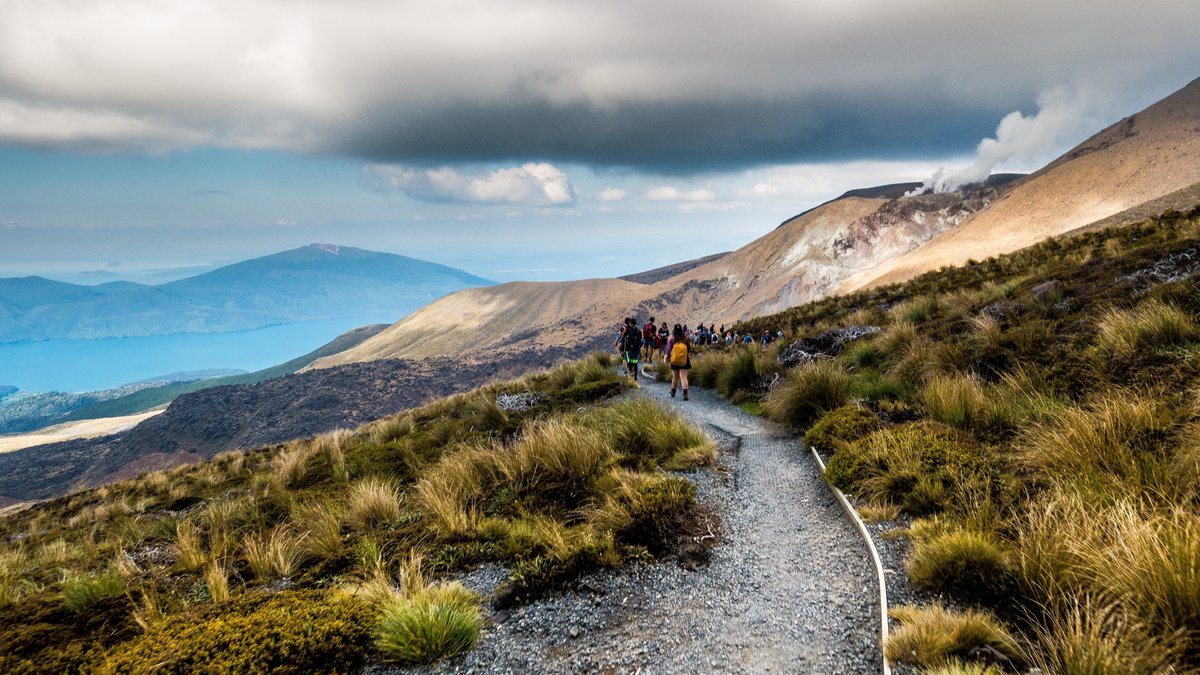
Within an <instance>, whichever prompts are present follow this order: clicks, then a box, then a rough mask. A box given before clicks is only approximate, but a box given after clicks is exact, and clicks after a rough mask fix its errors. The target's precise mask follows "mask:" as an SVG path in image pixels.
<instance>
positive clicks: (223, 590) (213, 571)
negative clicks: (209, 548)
mask: <svg viewBox="0 0 1200 675" xmlns="http://www.w3.org/2000/svg"><path fill="white" fill-rule="evenodd" d="M204 583H206V584H207V585H208V595H209V597H210V598H212V601H213V602H225V601H227V600H229V598H230V597H231V594H230V591H229V572H228V571H227V570H226V569H225V567H224V566H223V565H221V563H219V562H217V561H215V560H214V561H213V562H211V563H209V564H208V567H207V568H206V569H205V570H204Z"/></svg>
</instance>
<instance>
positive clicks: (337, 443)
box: [313, 429, 354, 483]
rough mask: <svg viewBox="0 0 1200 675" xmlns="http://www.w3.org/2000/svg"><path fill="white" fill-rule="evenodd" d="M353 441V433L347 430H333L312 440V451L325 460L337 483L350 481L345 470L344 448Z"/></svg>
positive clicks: (348, 474)
mask: <svg viewBox="0 0 1200 675" xmlns="http://www.w3.org/2000/svg"><path fill="white" fill-rule="evenodd" d="M353 439H354V432H352V431H350V430H349V429H335V430H333V431H330V432H329V433H326V434H321V435H320V436H317V437H316V438H314V439H313V447H314V451H315V452H316V453H318V454H320V455H321V456H322V457H324V458H325V462H326V463H327V464H328V465H329V471H330V473H331V474H332V475H333V479H334V480H336V481H338V482H339V483H345V482H347V481H349V480H350V473H349V471H348V470H347V469H346V446H348V445H349V444H350V442H351V441H352V440H353Z"/></svg>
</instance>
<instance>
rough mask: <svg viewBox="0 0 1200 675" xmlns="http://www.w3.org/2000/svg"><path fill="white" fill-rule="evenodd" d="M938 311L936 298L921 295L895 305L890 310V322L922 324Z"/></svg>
mask: <svg viewBox="0 0 1200 675" xmlns="http://www.w3.org/2000/svg"><path fill="white" fill-rule="evenodd" d="M937 311H938V298H937V297H936V296H932V295H922V296H919V297H915V298H912V299H909V300H905V301H904V302H902V303H900V304H899V305H896V306H895V307H893V308H892V310H891V312H890V313H891V317H892V320H893V321H895V322H897V323H910V324H917V323H924V322H925V321H928V320H929V319H930V318H931V317H933V315H934V314H936V313H937Z"/></svg>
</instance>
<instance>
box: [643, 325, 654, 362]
mask: <svg viewBox="0 0 1200 675" xmlns="http://www.w3.org/2000/svg"><path fill="white" fill-rule="evenodd" d="M657 330H658V326H656V325H655V324H654V317H650V320H649V321H647V322H646V324H645V325H643V326H642V352H643V354H642V355H643V356H644V357H645V358H646V360H647V361H650V362H651V363H653V362H654V334H655V332H656V331H657Z"/></svg>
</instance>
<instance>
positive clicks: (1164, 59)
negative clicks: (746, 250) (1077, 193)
mask: <svg viewBox="0 0 1200 675" xmlns="http://www.w3.org/2000/svg"><path fill="white" fill-rule="evenodd" d="M1197 25H1200V3H1197V2H1196V1H1195V0H1177V1H1171V0H1143V1H1142V2H1137V3H1134V2H1128V1H1124V0H1122V1H1117V0H1055V1H1054V2H1046V1H1045V0H1036V1H1032V0H1006V1H1004V2H996V1H995V0H987V1H985V2H976V1H974V0H963V1H958V2H949V1H946V0H938V1H934V0H907V1H905V2H896V1H895V0H846V1H844V2H838V3H831V2H824V1H820V0H758V1H754V2H743V3H733V2H727V1H722V2H703V1H697V0H690V1H688V2H682V1H675V0H666V1H664V0H637V1H625V0H609V1H606V2H577V1H575V0H491V1H483V0H443V1H440V2H428V1H425V2H420V3H418V2H408V1H405V0H388V1H384V0H345V1H336V0H206V1H205V2H192V1H185V0H0V276H15V275H23V274H34V273H37V274H45V275H50V276H56V277H58V278H64V279H70V280H80V279H91V280H95V281H100V280H106V279H109V278H115V276H121V277H125V278H135V279H146V280H154V279H158V278H162V277H163V276H164V275H166V276H169V275H172V274H174V275H178V274H181V273H182V272H181V271H180V268H183V269H203V268H204V267H205V266H210V265H213V264H218V263H227V262H233V261H236V260H239V259H244V258H247V257H252V256H257V255H263V254H267V253H271V252H275V251H279V250H283V249H286V248H292V247H295V246H299V245H303V244H306V243H309V242H314V241H321V242H331V243H340V244H347V245H354V246H361V247H365V248H371V249H375V250H384V251H390V252H395V253H403V254H407V255H414V256H418V257H423V258H427V259H430V260H435V261H437V262H443V263H447V264H451V265H456V266H460V267H463V268H465V269H468V270H469V271H471V272H474V273H477V274H481V275H483V276H487V277H491V278H493V279H498V280H510V279H517V278H526V279H562V278H578V277H583V276H609V275H617V274H625V273H629V272H634V271H638V270H641V269H645V268H649V267H654V266H657V265H660V264H665V263H668V262H674V261H678V260H682V259H687V258H690V257H695V256H698V255H703V254H707V253H712V252H716V251H720V250H727V249H730V248H734V247H737V246H740V245H742V244H744V243H746V242H748V241H750V240H751V239H753V238H755V237H757V236H760V235H762V234H764V233H766V232H768V231H769V230H770V229H771V228H773V227H774V226H776V225H777V224H778V223H779V222H780V221H782V220H784V219H786V218H788V217H790V216H792V215H794V214H796V213H798V212H800V211H803V210H804V209H807V208H809V207H811V206H813V205H815V204H818V203H820V202H822V201H825V200H827V199H829V198H832V197H834V196H836V195H838V194H840V193H841V192H843V191H845V190H847V189H851V188H855V187H863V186H867V185H874V184H880V183H889V182H899V181H910V180H916V181H919V180H927V179H929V180H930V181H931V184H934V183H937V184H940V185H947V184H949V185H951V186H952V185H953V184H954V183H955V182H958V181H962V180H968V179H970V178H972V177H974V176H977V175H980V174H983V175H986V173H987V171H989V170H992V169H998V170H1018V171H1020V170H1031V169H1035V168H1037V167H1038V166H1040V165H1041V164H1042V163H1044V162H1046V161H1047V160H1049V159H1051V158H1053V157H1054V156H1055V155H1056V154H1058V153H1059V152H1062V151H1063V150H1065V149H1067V148H1069V147H1070V146H1072V145H1074V144H1075V143H1077V142H1079V141H1080V140H1082V139H1083V138H1085V137H1086V136H1087V135H1090V134H1091V133H1093V132H1095V131H1097V130H1099V129H1100V128H1101V127H1103V126H1104V125H1106V124H1109V123H1111V122H1113V121H1115V120H1117V119H1119V118H1120V117H1122V116H1124V115H1128V114H1131V113H1133V112H1136V111H1137V110H1139V109H1141V108H1142V107H1145V106H1146V105H1148V104H1150V103H1152V102H1153V101H1155V100H1157V99H1159V98H1161V97H1163V96H1165V95H1167V94H1169V93H1171V92H1172V91H1174V90H1176V89H1178V88H1179V87H1181V86H1183V85H1185V84H1187V83H1188V82H1189V81H1190V80H1192V79H1193V78H1195V77H1197V76H1200V40H1196V39H1195V27H1196V26H1197ZM935 174H936V177H937V180H933V179H934V178H935ZM155 270H157V272H154V273H151V271H155ZM162 270H174V271H169V272H162Z"/></svg>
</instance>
